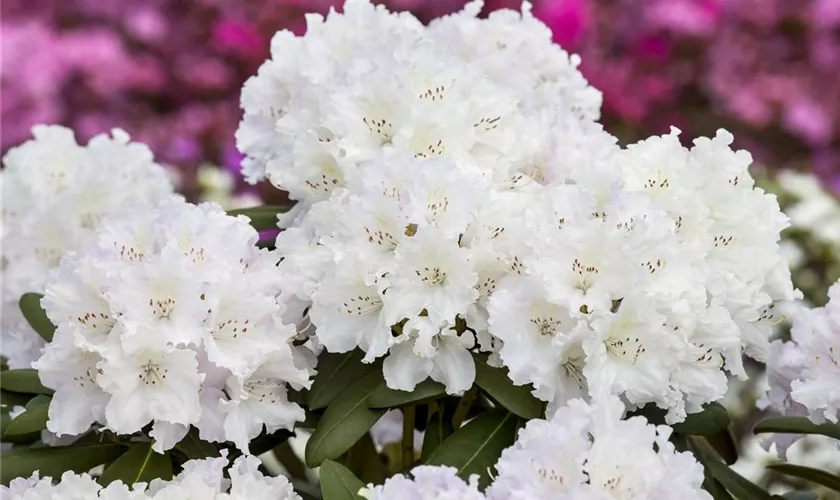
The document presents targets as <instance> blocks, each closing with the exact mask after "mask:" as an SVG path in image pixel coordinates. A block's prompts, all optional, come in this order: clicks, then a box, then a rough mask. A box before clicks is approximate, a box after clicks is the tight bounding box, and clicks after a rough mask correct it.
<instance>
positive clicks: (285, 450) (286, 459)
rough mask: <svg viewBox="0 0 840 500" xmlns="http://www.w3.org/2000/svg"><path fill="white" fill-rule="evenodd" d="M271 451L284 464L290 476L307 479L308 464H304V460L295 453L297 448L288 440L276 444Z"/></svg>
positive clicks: (302, 479)
mask: <svg viewBox="0 0 840 500" xmlns="http://www.w3.org/2000/svg"><path fill="white" fill-rule="evenodd" d="M271 453H272V454H274V457H275V458H277V461H278V462H280V464H282V465H283V468H284V469H286V472H287V475H288V476H289V477H291V478H293V479H299V480H301V481H306V480H307V474H306V470H307V469H306V465H304V464H303V461H302V460H301V459H300V457H298V456H297V453H295V450H293V449H292V445H291V444H290V443H289V442H288V441H286V442H285V443H280V444H278V445H277V446H275V447H274V449H273V450H271Z"/></svg>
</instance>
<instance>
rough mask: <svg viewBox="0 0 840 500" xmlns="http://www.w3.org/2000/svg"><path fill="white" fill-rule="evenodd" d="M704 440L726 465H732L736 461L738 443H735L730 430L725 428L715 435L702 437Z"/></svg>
mask: <svg viewBox="0 0 840 500" xmlns="http://www.w3.org/2000/svg"><path fill="white" fill-rule="evenodd" d="M704 438H705V439H706V442H707V443H709V446H711V447H712V448H713V449H714V450H715V451H716V452H717V454H718V455H720V458H722V459H723V460H724V462H726V464H727V465H732V464H734V463H735V462H737V461H738V443H737V442H736V441H735V435H734V434H733V433H732V429H730V428H729V427H727V428H726V429H724V430H722V431H720V432H717V433H715V434H710V435H708V436H704Z"/></svg>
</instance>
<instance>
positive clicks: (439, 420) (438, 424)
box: [420, 410, 455, 462]
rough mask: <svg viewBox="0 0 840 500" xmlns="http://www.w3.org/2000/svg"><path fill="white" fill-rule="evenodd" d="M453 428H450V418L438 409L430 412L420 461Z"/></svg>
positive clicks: (443, 439) (440, 442)
mask: <svg viewBox="0 0 840 500" xmlns="http://www.w3.org/2000/svg"><path fill="white" fill-rule="evenodd" d="M453 432H455V430H454V429H453V428H452V419H451V418H449V417H448V416H446V415H444V413H443V411H441V410H438V411H436V412H435V413H434V414H432V416H431V418H430V419H429V423H428V424H426V432H425V434H424V435H423V449H422V451H421V452H420V461H421V462H425V461H426V459H428V458H429V457H430V456H431V455H432V453H433V452H434V451H435V450H436V449H438V447H439V446H440V445H441V444H443V442H444V441H445V440H446V438H448V437H449V436H451V435H452V433H453Z"/></svg>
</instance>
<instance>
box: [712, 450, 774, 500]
mask: <svg viewBox="0 0 840 500" xmlns="http://www.w3.org/2000/svg"><path fill="white" fill-rule="evenodd" d="M704 465H705V466H706V467H707V468H708V469H709V471H710V472H711V474H712V476H714V478H715V479H716V480H717V481H718V482H719V483H720V484H722V485H723V486H724V487H725V488H726V489H727V490H728V491H729V493H731V494H732V496H733V497H735V498H736V499H738V500H772V496H771V495H770V493H767V491H765V490H764V489H763V488H761V487H760V486H758V485H756V484H753V483H752V482H750V481H749V480H748V479H747V478H745V477H743V476H742V475H740V474H738V473H737V472H735V471H734V470H732V469H730V468H729V466H727V465H724V464H722V463H720V462H716V461H714V460H708V461H706V463H705V464H704Z"/></svg>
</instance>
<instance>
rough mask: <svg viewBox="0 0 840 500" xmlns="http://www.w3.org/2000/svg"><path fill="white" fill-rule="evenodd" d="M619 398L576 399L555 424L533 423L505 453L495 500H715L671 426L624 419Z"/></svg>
mask: <svg viewBox="0 0 840 500" xmlns="http://www.w3.org/2000/svg"><path fill="white" fill-rule="evenodd" d="M623 412H624V408H623V405H622V404H621V402H620V401H619V400H618V398H615V397H611V398H609V399H606V400H604V401H602V402H600V403H599V404H595V405H591V406H590V405H587V404H586V403H584V402H583V401H580V400H572V401H570V402H569V405H568V406H564V407H562V408H560V409H558V410H557V412H556V413H555V415H554V417H553V418H552V419H551V420H531V421H529V422H528V424H527V425H526V426H525V428H524V429H522V430H521V431H519V437H518V439H517V441H516V443H515V444H514V445H513V446H512V447H510V448H508V449H506V450H505V451H503V452H502V456H501V458H500V459H499V462H498V463H497V464H496V469H497V471H498V474H497V476H496V480H495V482H494V483H493V484H492V485H490V487H489V488H488V490H487V498H488V499H490V500H525V499H531V500H542V499H545V500H549V499H550V500H566V499H570V500H571V499H576V500H577V499H581V500H583V499H587V500H589V499H593V500H595V499H597V500H601V499H603V500H613V499H615V500H620V499H622V500H623V499H627V500H630V499H635V498H649V499H651V500H659V499H662V500H666V499H670V498H680V499H686V500H707V499H708V500H711V498H712V496H711V495H710V494H709V493H708V492H706V491H705V490H703V489H701V487H700V486H701V484H702V482H703V467H702V466H701V465H700V464H699V463H698V462H697V460H696V459H695V458H694V457H693V456H692V455H691V453H689V452H677V451H676V450H675V449H674V445H673V443H671V442H670V441H669V440H668V439H669V437H670V436H671V432H672V431H671V428H670V427H668V426H664V425H659V426H655V425H652V424H649V423H648V422H647V421H646V420H645V419H644V417H631V418H629V419H627V420H621V416H622V414H623Z"/></svg>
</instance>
